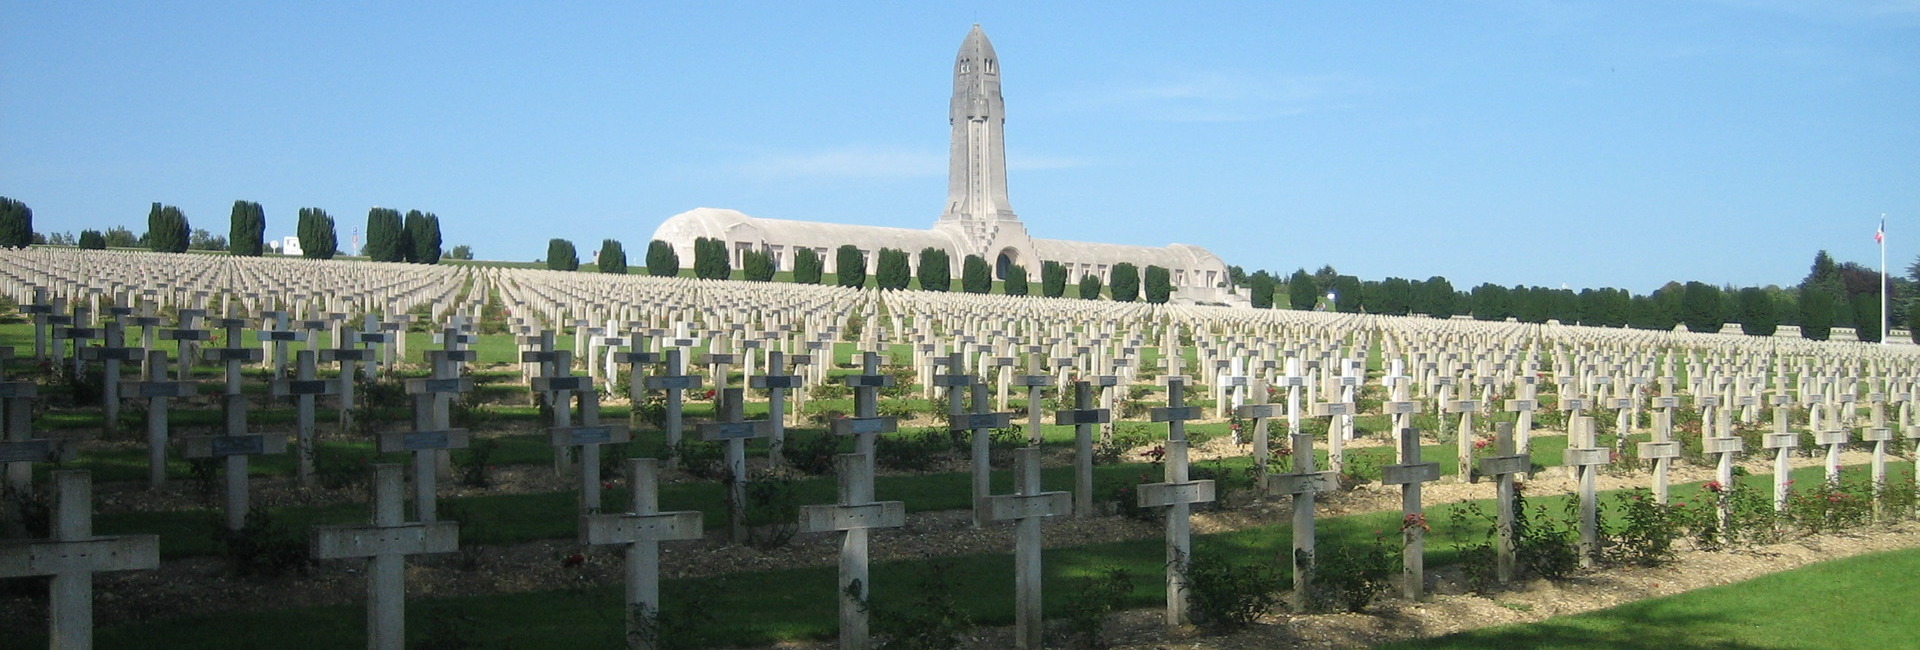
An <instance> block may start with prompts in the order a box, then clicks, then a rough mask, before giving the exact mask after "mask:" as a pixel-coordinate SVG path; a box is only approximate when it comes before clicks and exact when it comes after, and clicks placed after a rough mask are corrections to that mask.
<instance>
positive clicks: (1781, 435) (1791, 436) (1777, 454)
mask: <svg viewBox="0 0 1920 650" xmlns="http://www.w3.org/2000/svg"><path fill="white" fill-rule="evenodd" d="M1792 408H1793V398H1792V397H1791V396H1789V395H1787V394H1786V393H1785V392H1784V391H1783V392H1780V393H1776V394H1774V396H1773V433H1769V434H1767V435H1766V438H1765V448H1767V449H1772V450H1774V451H1773V510H1774V511H1775V512H1785V511H1786V510H1787V497H1788V496H1789V493H1790V489H1791V485H1792V484H1793V461H1792V460H1791V459H1790V458H1789V457H1790V456H1791V455H1792V454H1793V450H1794V448H1795V447H1799V446H1800V434H1797V433H1791V432H1789V431H1787V412H1788V411H1790V410H1792Z"/></svg>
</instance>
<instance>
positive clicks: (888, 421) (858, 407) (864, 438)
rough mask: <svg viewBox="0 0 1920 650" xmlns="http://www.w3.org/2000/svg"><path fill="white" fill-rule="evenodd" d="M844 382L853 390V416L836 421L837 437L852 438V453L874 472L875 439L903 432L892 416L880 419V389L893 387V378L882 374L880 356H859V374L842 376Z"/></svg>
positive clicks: (864, 353) (834, 432)
mask: <svg viewBox="0 0 1920 650" xmlns="http://www.w3.org/2000/svg"><path fill="white" fill-rule="evenodd" d="M840 380H841V381H842V382H845V383H846V384H847V385H848V386H852V387H853V417H850V418H839V419H836V420H834V421H833V424H832V431H833V435H836V436H853V437H854V439H853V453H855V454H857V455H860V456H861V457H863V458H865V459H866V462H867V470H866V471H867V473H868V474H872V473H873V439H874V436H877V435H879V434H882V433H893V432H895V431H898V430H900V423H899V421H898V420H897V419H896V418H893V417H880V416H879V414H880V389H882V388H886V387H889V386H892V385H893V383H894V379H893V376H892V375H888V374H885V373H882V372H880V353H878V352H872V351H867V352H863V353H861V354H860V374H857V375H842V376H841V377H840Z"/></svg>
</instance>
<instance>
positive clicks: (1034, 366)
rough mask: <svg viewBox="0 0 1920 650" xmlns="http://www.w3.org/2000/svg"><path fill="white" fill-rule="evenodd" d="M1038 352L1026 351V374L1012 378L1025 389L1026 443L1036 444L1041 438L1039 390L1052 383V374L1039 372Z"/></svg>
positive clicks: (1039, 355)
mask: <svg viewBox="0 0 1920 650" xmlns="http://www.w3.org/2000/svg"><path fill="white" fill-rule="evenodd" d="M1042 356H1043V355H1042V354H1041V353H1040V352H1029V353H1027V374H1024V375H1020V376H1019V377H1015V378H1014V383H1015V384H1018V385H1020V386H1025V387H1026V389H1027V444H1030V445H1038V444H1040V440H1041V431H1040V426H1041V419H1040V407H1041V406H1042V400H1041V399H1040V391H1042V390H1045V389H1046V388H1047V387H1049V386H1052V385H1053V376H1052V375H1048V374H1045V373H1042V372H1040V359H1041V358H1042Z"/></svg>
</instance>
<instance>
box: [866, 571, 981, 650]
mask: <svg viewBox="0 0 1920 650" xmlns="http://www.w3.org/2000/svg"><path fill="white" fill-rule="evenodd" d="M924 566H926V570H925V572H923V573H921V574H920V579H919V581H918V582H917V583H916V584H915V585H914V589H913V594H914V595H913V596H912V597H909V598H907V599H905V600H901V601H890V602H889V603H887V604H886V605H884V606H881V607H874V606H873V603H872V602H870V601H869V600H868V599H867V593H866V590H865V585H861V584H858V583H855V584H853V585H849V586H848V589H847V591H848V592H849V595H851V596H853V597H854V598H855V599H856V600H859V601H860V605H861V608H862V609H865V610H868V611H870V612H871V613H872V614H873V631H874V633H875V634H877V635H879V636H882V637H885V638H887V639H888V641H887V644H886V647H888V648H895V647H898V648H909V649H914V650H935V649H947V648H957V647H960V641H961V640H962V638H963V635H964V633H965V632H966V631H967V630H968V629H969V628H972V627H973V619H972V618H971V617H969V616H967V613H966V612H965V611H963V610H961V609H960V602H959V597H958V596H959V594H958V590H956V589H955V588H954V585H953V582H952V581H951V580H950V579H949V578H948V575H949V574H950V573H952V572H953V563H952V561H950V560H935V561H931V562H927V563H925V565H924ZM895 603H898V604H897V605H896V604H895Z"/></svg>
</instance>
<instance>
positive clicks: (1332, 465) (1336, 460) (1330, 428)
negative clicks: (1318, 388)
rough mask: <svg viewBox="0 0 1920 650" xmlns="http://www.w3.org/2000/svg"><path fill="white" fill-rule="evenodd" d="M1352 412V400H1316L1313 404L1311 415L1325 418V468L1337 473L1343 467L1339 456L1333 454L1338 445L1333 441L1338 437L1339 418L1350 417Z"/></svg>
mask: <svg viewBox="0 0 1920 650" xmlns="http://www.w3.org/2000/svg"><path fill="white" fill-rule="evenodd" d="M1353 414H1354V406H1353V402H1318V403H1315V404H1314V405H1313V417H1317V418H1327V439H1328V440H1327V470H1328V471H1330V472H1333V473H1334V474H1339V473H1341V471H1343V470H1344V469H1345V466H1344V463H1343V462H1342V458H1341V457H1340V456H1337V455H1334V452H1335V451H1338V449H1339V447H1338V445H1337V444H1335V443H1334V441H1335V440H1338V439H1339V434H1338V433H1337V431H1339V428H1340V420H1341V418H1351V417H1353Z"/></svg>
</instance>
